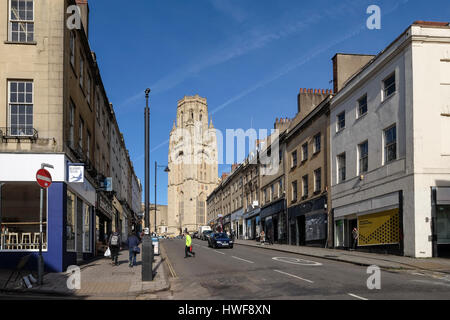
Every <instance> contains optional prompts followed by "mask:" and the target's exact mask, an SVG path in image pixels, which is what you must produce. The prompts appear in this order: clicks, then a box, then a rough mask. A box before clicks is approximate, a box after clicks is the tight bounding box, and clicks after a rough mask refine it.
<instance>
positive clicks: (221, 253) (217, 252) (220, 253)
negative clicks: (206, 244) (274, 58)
mask: <svg viewBox="0 0 450 320" xmlns="http://www.w3.org/2000/svg"><path fill="white" fill-rule="evenodd" d="M213 251H214V252H217V253H220V254H225V253H223V252H220V251H217V250H213Z"/></svg>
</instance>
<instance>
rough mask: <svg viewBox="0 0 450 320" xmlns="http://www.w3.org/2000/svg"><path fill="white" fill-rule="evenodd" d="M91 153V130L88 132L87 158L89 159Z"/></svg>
mask: <svg viewBox="0 0 450 320" xmlns="http://www.w3.org/2000/svg"><path fill="white" fill-rule="evenodd" d="M90 153H91V133H90V132H89V130H88V131H87V140H86V157H87V158H88V159H89V158H90Z"/></svg>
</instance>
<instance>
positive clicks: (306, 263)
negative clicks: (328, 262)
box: [272, 257, 322, 267]
mask: <svg viewBox="0 0 450 320" xmlns="http://www.w3.org/2000/svg"><path fill="white" fill-rule="evenodd" d="M272 260H275V261H279V262H285V263H291V264H298V265H302V266H311V267H316V266H321V265H322V264H321V263H320V262H315V261H311V260H304V259H298V258H288V257H274V258H272Z"/></svg>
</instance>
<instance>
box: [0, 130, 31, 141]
mask: <svg viewBox="0 0 450 320" xmlns="http://www.w3.org/2000/svg"><path fill="white" fill-rule="evenodd" d="M0 138H1V139H2V140H3V141H6V142H7V141H8V140H31V141H33V142H36V141H37V139H38V138H39V135H38V132H37V130H36V129H34V128H30V127H6V128H0Z"/></svg>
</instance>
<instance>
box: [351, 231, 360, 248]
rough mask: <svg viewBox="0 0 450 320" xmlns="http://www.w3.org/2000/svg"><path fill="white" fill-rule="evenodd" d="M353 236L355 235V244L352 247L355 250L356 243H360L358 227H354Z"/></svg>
mask: <svg viewBox="0 0 450 320" xmlns="http://www.w3.org/2000/svg"><path fill="white" fill-rule="evenodd" d="M352 236H353V246H352V248H353V250H355V249H356V244H357V243H358V238H359V232H358V229H357V228H356V227H355V228H353V231H352Z"/></svg>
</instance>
